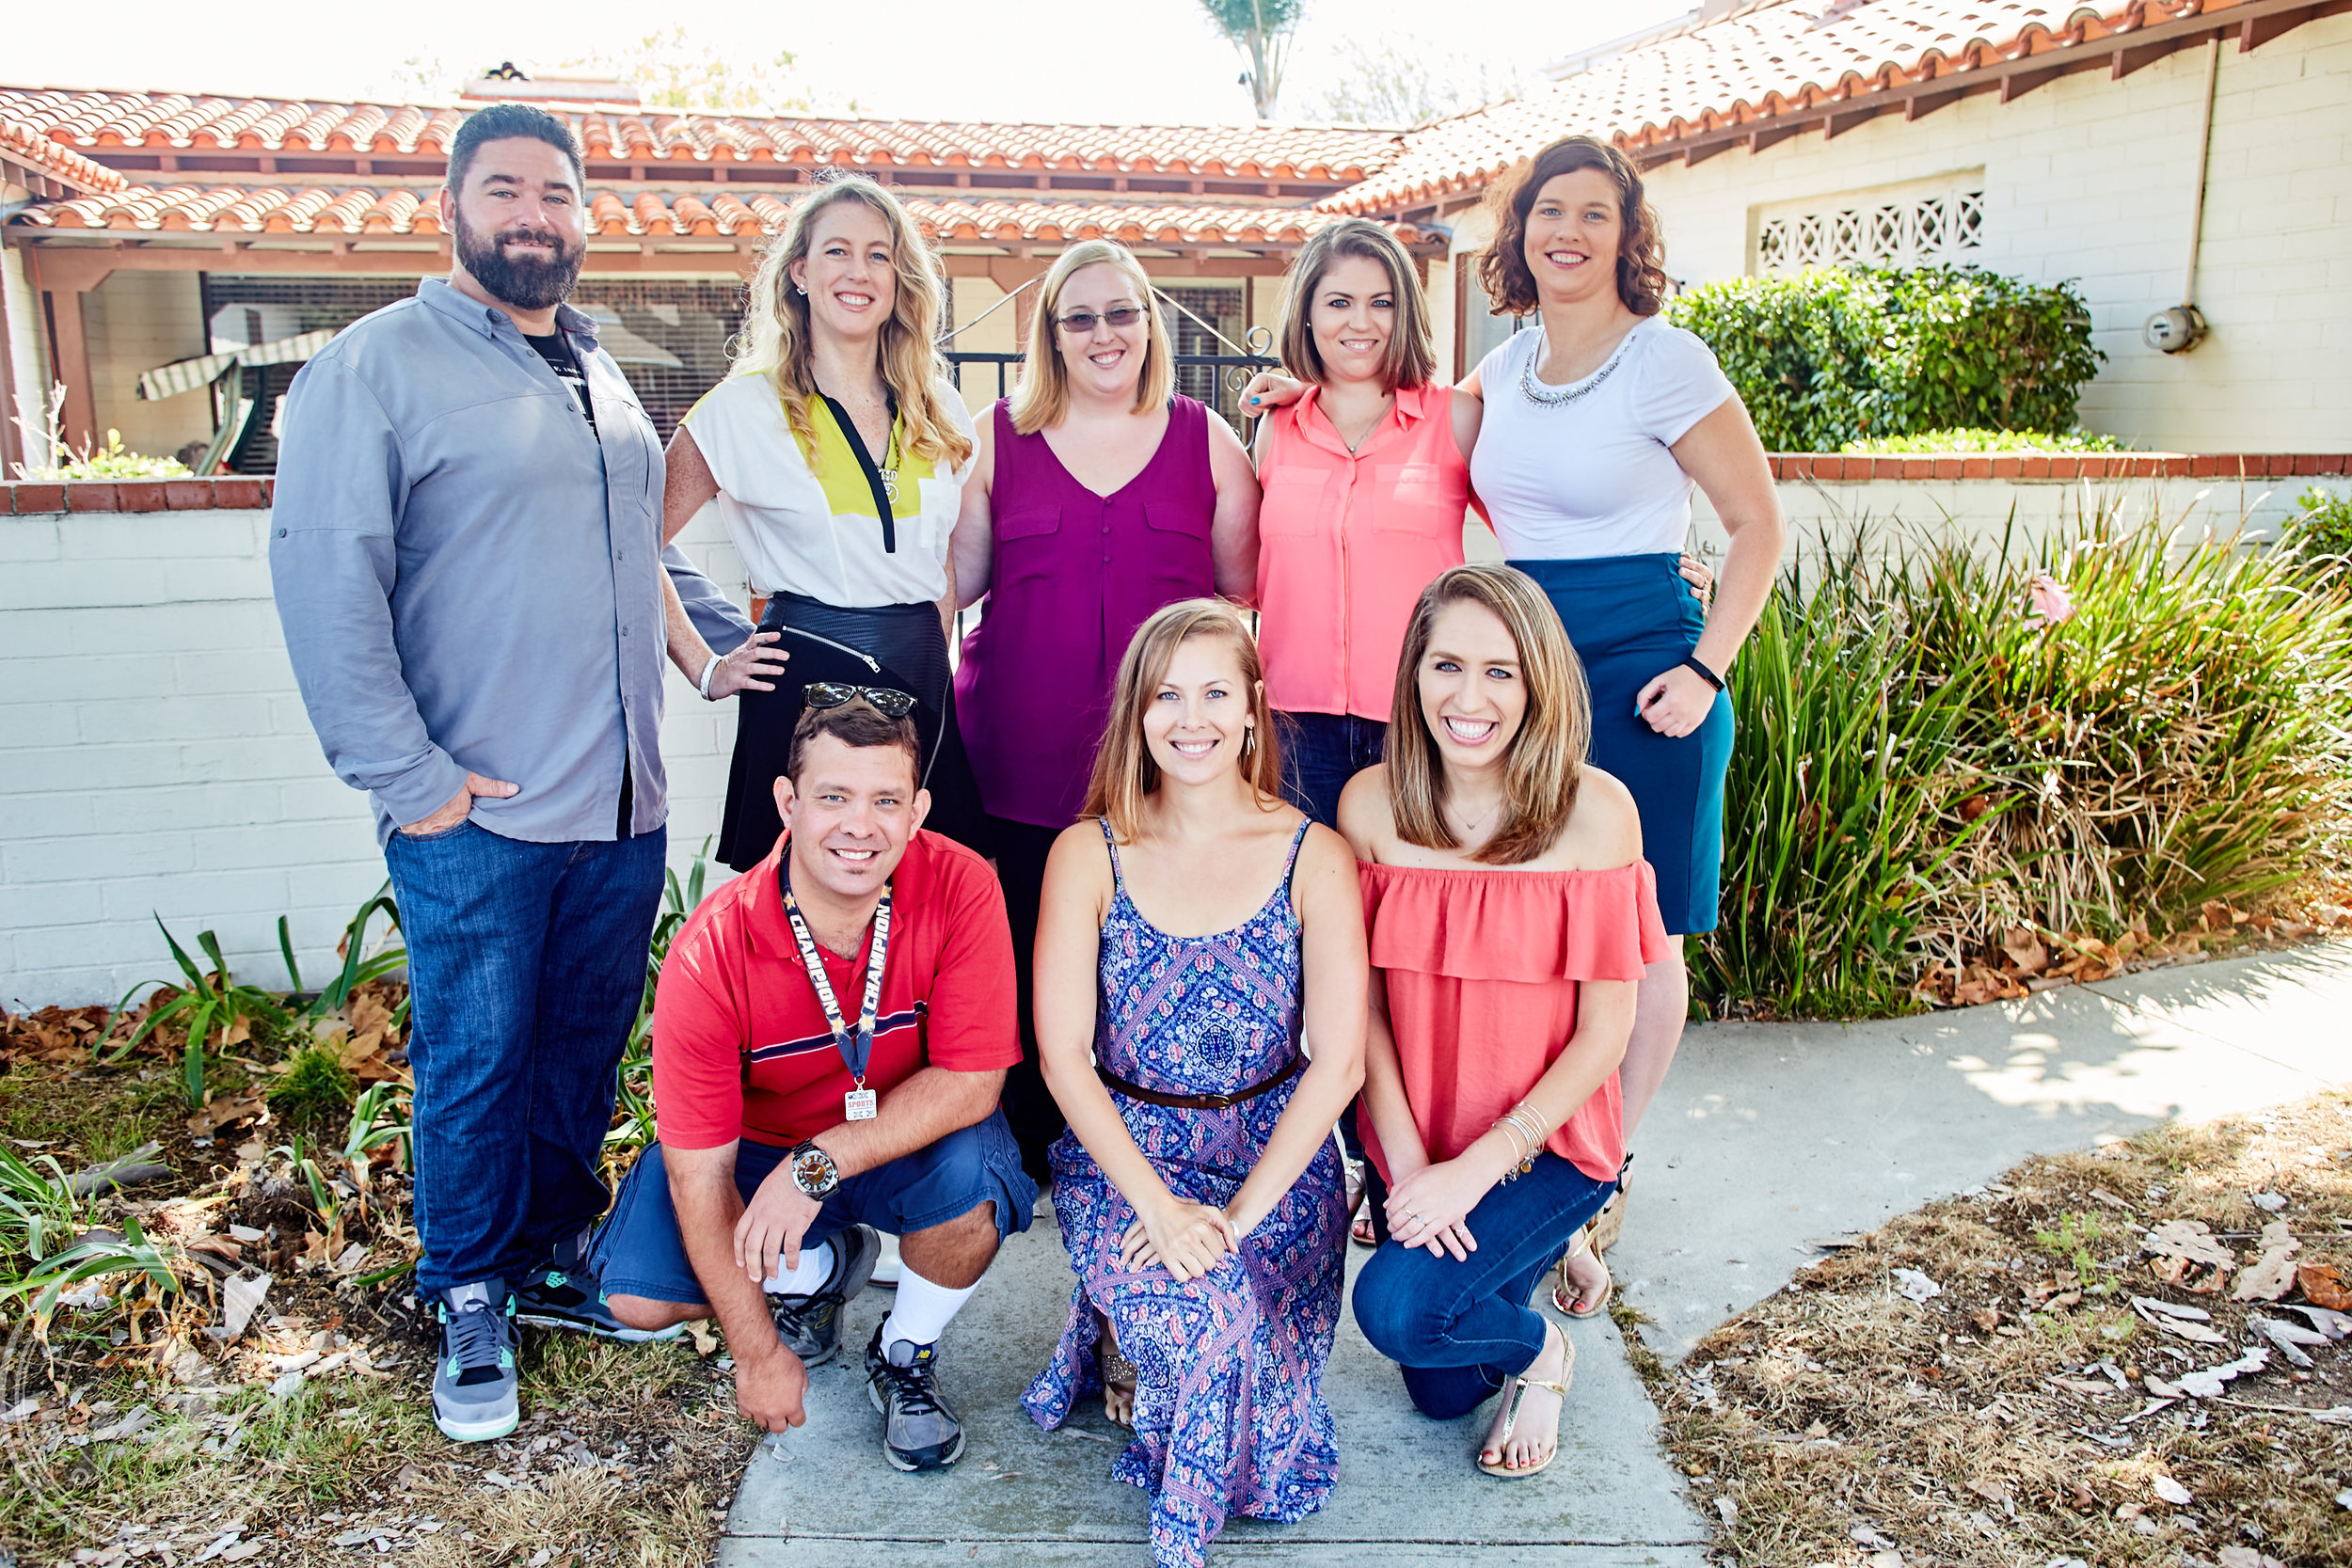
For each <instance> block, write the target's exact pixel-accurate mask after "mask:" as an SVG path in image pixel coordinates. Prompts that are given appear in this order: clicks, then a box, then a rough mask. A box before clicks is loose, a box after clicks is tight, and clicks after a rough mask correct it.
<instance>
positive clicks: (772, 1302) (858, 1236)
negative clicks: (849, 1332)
mask: <svg viewBox="0 0 2352 1568" xmlns="http://www.w3.org/2000/svg"><path fill="white" fill-rule="evenodd" d="M881 1256H882V1234H881V1232H879V1231H877V1230H876V1229H875V1228H874V1227H872V1226H870V1225H853V1226H851V1227H850V1228H848V1229H847V1230H844V1231H842V1232H840V1233H839V1234H838V1235H836V1236H834V1239H833V1272H832V1273H831V1274H828V1275H826V1276H825V1282H824V1284H822V1285H820V1286H818V1288H817V1289H816V1290H815V1291H812V1292H811V1293H809V1294H807V1295H804V1296H773V1295H771V1296H770V1297H769V1298H768V1307H769V1309H770V1311H771V1313H772V1314H773V1315H774V1317H775V1320H776V1337H777V1338H780V1339H782V1340H783V1341H784V1348H785V1349H787V1350H788V1351H790V1352H791V1353H792V1354H795V1355H797V1356H799V1357H800V1358H801V1362H802V1365H803V1366H808V1367H821V1366H823V1365H824V1364H825V1363H826V1362H828V1361H830V1360H832V1359H833V1358H834V1354H835V1353H836V1352H838V1351H839V1350H840V1349H841V1307H842V1305H843V1304H844V1303H845V1302H847V1301H848V1300H849V1299H850V1297H851V1296H853V1295H855V1294H857V1293H858V1292H859V1291H863V1290H864V1289H866V1281H867V1280H869V1279H871V1278H873V1277H874V1261H875V1259H878V1258H880V1257H881Z"/></svg>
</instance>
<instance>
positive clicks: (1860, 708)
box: [1697, 508, 2352, 1016]
mask: <svg viewBox="0 0 2352 1568" xmlns="http://www.w3.org/2000/svg"><path fill="white" fill-rule="evenodd" d="M1821 555H1822V556H1826V558H1827V563H1826V564H1815V565H1812V566H1810V567H1808V568H1806V572H1807V575H1806V576H1804V577H1803V578H1789V579H1787V580H1785V581H1784V582H1783V583H1782V585H1781V588H1780V590H1779V591H1778V592H1777V593H1776V594H1774V596H1773V598H1772V601H1771V603H1770V604H1768V605H1767V607H1766V609H1765V611H1764V614H1763V616H1762V618H1761V619H1760V620H1759V621H1758V622H1757V625H1756V632H1755V635H1754V637H1753V638H1752V639H1751V641H1750V642H1749V644H1748V647H1747V648H1746V649H1745V650H1744V651H1743V652H1742V653H1741V655H1740V659H1739V662H1738V663H1737V664H1736V665H1735V666H1734V668H1733V676H1732V701H1733V707H1734V711H1735V713H1736V715H1737V717H1738V721H1739V726H1740V731H1739V733H1740V742H1739V744H1738V746H1737V747H1736V748H1735V749H1734V751H1733V753H1732V764H1731V773H1730V778H1729V781H1728V786H1727V790H1726V795H1725V801H1724V847H1725V859H1724V903H1723V911H1722V921H1721V924H1720V925H1719V926H1718V927H1717V928H1716V930H1715V931H1713V932H1712V933H1710V934H1708V936H1706V937H1705V938H1703V939H1701V941H1700V942H1699V944H1698V946H1699V951H1698V954H1697V960H1698V967H1699V971H1700V974H1701V977H1702V979H1701V984H1702V987H1703V989H1706V990H1710V991H1712V992H1713V993H1714V994H1715V995H1716V997H1717V998H1718V999H1719V1000H1723V1001H1726V1002H1742V1003H1747V1004H1750V1005H1754V1006H1760V1007H1763V1008H1765V1009H1769V1010H1771V1011H1773V1012H1778V1013H1782V1014H1789V1015H1811V1016H1856V1015H1868V1014H1871V1013H1886V1012H1895V1011H1900V1010H1903V1009H1904V1008H1905V1007H1907V1006H1911V1005H1913V1004H1911V1002H1910V1000H1909V997H1908V988H1909V987H1910V985H1911V983H1912V982H1913V981H1914V980H1915V978H1916V976H1917V975H1918V974H1919V973H1920V971H1921V969H1922V968H1923V967H1924V966H1925V964H1926V962H1927V961H1929V960H1930V959H1931V958H1935V959H1945V960H1962V959H1966V958H1973V957H1975V956H1977V955H1978V954H1979V953H1981V952H1982V951H1983V950H1984V949H1985V948H1986V947H1987V946H1988V945H1990V944H1993V943H1996V942H1998V941H1999V940H2000V937H2001V934H2002V933H2003V931H2004V930H2005V929H2007V928H2008V927H2014V926H2026V927H2035V928H2039V929H2042V930H2046V931H2054V932H2080V933H2086V934H2090V935H2096V936H2099V937H2102V938H2113V937H2115V936H2118V935H2120V934H2122V932H2124V931H2127V930H2129V929H2130V928H2131V927H2133V926H2134V925H2135V924H2137V923H2142V922H2144V923H2145V924H2146V925H2147V926H2148V927H2149V928H2150V929H2151V930H2152V931H2153V932H2155V933H2157V934H2163V933H2165V932H2167V931H2170V930H2175V929H2178V928H2180V927H2184V926H2186V925H2190V924H2193V923H2194V921H2195V920H2196V917H2197V915H2198V913H2199V911H2200V910H2201V906H2202V905H2203V903H2204V902H2205V901H2206V900H2208V899H2221V900H2224V901H2227V902H2229V903H2231V904H2233V905H2236V906H2238V907H2241V908H2250V907H2255V906H2258V905H2260V904H2261V903H2262V902H2263V901H2264V900H2265V899H2266V898H2269V897H2272V896H2274V895H2279V894H2280V893H2281V892H2283V891H2285V890H2288V889H2291V888H2293V887H2295V886H2296V885H2297V884H2298V883H2300V882H2302V881H2303V880H2304V879H2307V878H2309V877H2311V876H2312V875H2313V874H2315V873H2318V872H2322V871H2326V870H2328V869H2330V868H2340V867H2341V866H2342V865H2343V864H2344V863H2345V861H2346V860H2347V858H2352V599H2347V596H2346V593H2345V591H2344V587H2343V586H2342V579H2341V578H2336V579H2325V578H2323V579H2322V580H2321V581H2320V582H2318V583H2316V584H2315V583H2313V582H2312V580H2311V579H2310V578H2309V577H2308V576H2307V575H2306V574H2305V573H2304V572H2303V571H2302V570H2301V569H2300V568H2299V567H2298V565H2297V563H2296V562H2295V560H2294V559H2293V558H2292V557H2291V556H2289V555H2287V554H2286V553H2285V552H2279V551H2266V550H2258V549H2251V548H2246V547H2243V546H2240V545H2239V544H2238V543H2237V542H2236V541H2234V540H2232V539H2228V538H2218V539H2214V538H2197V539H2185V538H2182V537H2178V536H2176V534H2175V533H2174V531H2172V530H2170V529H2168V528H2166V527H2164V526H2162V524H2161V523H2159V522H2154V521H2150V522H2145V523H2135V521H2133V520H2128V519H2125V518H2124V517H2122V515H2119V514H2118V513H2117V512H2116V511H2115V510H2113V509H2112V508H2110V509H2109V510H2108V511H2106V512H2105V513H2103V514H2100V515H2096V516H2094V518H2093V519H2092V520H2091V521H2090V523H2089V524H2088V525H2086V526H2085V527H2083V528H2082V529H2081V530H2080V531H2077V532H2075V533H2074V534H2073V535H2072V536H2067V537H2059V538H2055V539H2052V540H2048V541H2045V542H2044V544H2043V546H2042V551H2041V552H2037V553H2030V554H2029V553H2028V552H2026V551H2025V550H2023V549H2005V550H2003V551H2002V552H2001V553H2000V554H1998V555H1997V556H1994V557H1992V558H1990V559H1988V558H1987V557H1986V556H1985V555H1983V554H1981V553H1972V552H1971V551H1970V550H1969V549H1968V547H1967V546H1965V545H1963V544H1960V543H1948V542H1947V543H1942V544H1938V545H1935V546H1931V547H1928V548H1926V549H1923V550H1920V551H1918V552H1916V553H1914V554H1913V555H1911V556H1909V557H1908V558H1898V559H1894V560H1891V561H1884V562H1879V561H1873V560H1871V559H1868V558H1867V557H1866V555H1865V554H1864V552H1863V551H1862V549H1861V548H1860V547H1859V546H1858V545H1857V546H1851V547H1848V548H1846V549H1844V550H1842V551H1840V550H1837V549H1833V548H1830V547H1828V546H1826V544H1825V546H1824V549H1823V551H1822V552H1821ZM1815 559H1816V560H1817V562H1818V561H1819V560H1820V557H1816V558H1815ZM2037 571H2041V572H2046V574H2047V575H2048V577H2049V578H2051V579H2052V581H2053V582H2054V583H2055V584H2056V586H2057V587H2058V588H2059V589H2061V590H2062V591H2063V594H2064V596H2065V598H2066V600H2067V605H2066V613H2065V614H2063V615H2062V616H2061V617H2058V618H2047V617H2044V616H2042V615H2041V614H2039V613H2037V612H2036V611H2035V610H2034V608H2033V601H2032V596H2031V594H2030V586H2031V579H2032V578H2033V577H2034V576H2035V575H2036V573H2037ZM2045 596H2052V597H2054V596H2053V595H2045Z"/></svg>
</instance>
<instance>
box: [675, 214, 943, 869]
mask: <svg viewBox="0 0 2352 1568" xmlns="http://www.w3.org/2000/svg"><path fill="white" fill-rule="evenodd" d="M750 296H751V306H750V309H748V311H747V312H746V321H745V323H744V341H745V345H746V346H745V348H744V350H743V352H742V353H741V355H740V356H739V357H738V358H737V360H736V362H735V366H734V369H733V372H732V373H731V374H730V375H729V377H728V379H727V380H725V381H723V382H721V383H720V384H719V385H718V386H717V387H716V388H712V389H711V391H710V392H709V393H707V395H706V396H705V397H704V398H703V400H702V401H701V402H700V403H697V404H695V405H694V406H693V408H692V410H691V411H690V412H689V413H688V414H687V416H686V418H685V420H684V421H683V422H681V423H680V424H679V426H678V429H677V434H676V436H674V437H672V439H671V442H670V458H669V489H668V492H667V495H666V497H665V498H664V502H663V532H664V535H665V538H667V539H675V538H676V537H677V535H678V533H679V531H681V530H683V529H684V528H685V527H686V525H687V523H688V522H690V521H691V519H692V518H693V516H694V515H695V514H696V513H697V512H699V511H701V510H702V508H703V507H705V506H706V505H709V504H712V503H714V502H715V503H716V504H717V506H718V508H719V515H720V516H721V517H722V518H723V520H724V521H725V523H726V527H727V532H728V534H729V536H730V537H731V538H732V539H733V540H734V542H735V546H736V548H737V549H738V550H739V551H740V552H741V554H742V557H743V562H744V565H745V566H746V567H747V568H748V569H749V571H750V574H751V587H752V592H753V594H755V595H757V596H760V597H764V598H765V599H766V600H767V608H766V611H765V613H764V614H763V615H762V616H761V619H760V630H759V635H758V636H757V637H755V639H754V640H753V641H752V642H751V643H748V644H746V647H745V650H739V652H738V653H737V654H735V655H732V656H729V657H724V658H722V657H717V656H715V655H713V654H712V653H711V651H710V649H709V648H708V646H707V645H706V644H705V643H704V641H703V640H702V638H701V637H700V636H698V635H697V634H696V633H695V630H694V628H693V626H692V625H691V623H690V622H689V621H688V620H687V618H686V616H685V614H684V613H683V611H682V610H680V609H679V608H678V606H677V605H676V603H675V599H673V601H672V604H671V609H670V657H671V658H672V660H673V661H674V662H675V664H676V665H677V667H678V669H679V670H680V671H681V672H683V673H684V674H685V675H686V678H687V679H688V680H690V681H691V682H693V683H694V684H695V687H696V689H698V690H700V691H701V692H702V693H703V695H704V696H706V697H708V698H711V699H713V700H716V699H718V698H720V697H724V696H728V695H731V694H735V693H740V695H741V699H742V700H741V706H740V710H739V713H738V716H737V724H736V732H735V760H734V765H733V767H732V768H730V770H729V772H728V776H727V800H726V815H725V817H724V820H723V826H722V827H721V829H720V832H719V858H720V859H721V860H722V861H724V862H725V863H727V864H729V865H731V866H733V867H734V868H735V869H737V870H738V871H741V870H744V869H747V868H748V867H750V866H752V865H755V864H756V863H758V862H759V861H761V860H762V859H764V858H765V857H766V856H767V853H768V851H769V849H770V848H771V847H773V846H774V844H775V842H776V835H777V834H778V833H779V832H782V830H783V823H782V822H781V821H780V820H779V819H778V817H777V816H776V805H775V796H774V793H773V789H772V785H773V784H774V783H775V780H776V778H777V777H778V776H779V775H780V774H782V773H783V772H784V771H785V764H786V760H787V753H788V752H790V749H791V744H792V728H793V726H794V725H795V724H796V723H798V722H799V721H800V717H801V711H802V706H803V694H804V693H805V694H806V700H807V701H808V702H810V703H812V704H815V705H820V706H821V705H826V704H825V703H824V702H823V701H821V700H820V698H819V695H818V694H819V692H820V691H823V692H840V691H856V690H859V689H870V690H871V691H873V692H875V693H877V695H875V696H874V697H873V699H872V700H873V702H874V705H875V706H877V707H880V708H882V711H884V712H885V713H892V714H902V713H908V712H912V713H913V714H914V724H915V733H916V736H917V737H918V738H919V739H920V741H921V742H922V747H923V759H922V760H923V768H924V775H925V777H924V784H925V787H927V788H928V789H930V794H931V811H930V817H929V818H928V819H927V820H926V822H925V824H924V825H925V826H926V827H928V828H930V829H932V830H933V831H935V832H942V833H946V835H948V836H949V837H951V838H956V839H961V841H963V842H964V843H966V844H973V845H976V846H977V845H981V844H982V822H981V816H980V811H979V800H978V793H977V790H976V789H975V787H974V786H973V784H972V778H971V765H970V763H969V762H968V761H967V760H966V758H965V756H964V752H963V743H962V737H961V734H960V733H959V731H958V730H957V727H956V725H955V722H954V714H955V708H954V693H953V690H952V689H951V687H950V684H949V676H948V668H947V626H948V625H949V623H950V622H951V621H952V620H953V613H954V609H955V589H954V578H953V577H952V576H951V575H950V573H951V571H952V563H951V562H950V559H949V548H948V546H949V540H950V537H951V536H952V534H953V532H954V530H955V526H956V518H957V515H958V513H959V511H960V509H961V487H962V483H963V481H964V478H965V476H966V475H968V474H969V473H970V472H971V459H972V452H973V433H972V419H971V416H970V415H969V414H967V413H965V411H964V407H963V403H962V400H961V397H960V396H959V395H958V394H957V392H956V390H955V388H953V387H952V386H950V385H948V383H947V381H946V365H945V363H944V362H943V361H942V360H941V359H940V357H939V352H938V349H937V347H936V341H937V337H938V327H939V317H940V300H941V284H940V277H939V271H938V268H937V265H936V264H935V262H934V261H932V258H931V255H930V250H929V249H928V248H927V247H926V246H925V245H924V243H923V240H922V237H921V235H920V234H918V233H917V232H916V230H915V229H914V224H913V223H912V222H911V221H910V220H909V219H908V217H907V215H906V212H905V210H904V209H903V208H901V207H900V206H899V205H898V201H897V199H896V198H893V197H892V196H891V195H890V193H889V192H887V191H885V190H883V189H882V187H881V186H879V185H877V184H875V183H874V182H872V181H870V180H865V179H859V178H848V179H842V180H838V181H835V182H833V183H831V184H828V185H826V186H824V187H822V188H821V189H820V190H818V193H817V194H815V195H813V196H810V197H808V198H804V199H803V200H802V201H801V202H800V203H799V205H797V206H796V207H794V208H793V210H792V216H791V220H790V222H788V223H787V225H786V226H785V229H784V232H783V233H782V234H780V235H779V236H777V238H776V240H775V241H774V242H773V243H772V244H771V245H770V246H769V247H768V251H767V253H766V254H765V255H764V256H763V257H762V258H761V260H760V264H759V270H758V272H757V274H756V275H755V277H753V279H752V284H751V290H750ZM755 656H761V657H765V658H766V659H767V660H768V661H769V665H768V668H769V669H770V670H772V666H773V663H774V661H775V660H776V659H777V658H778V657H779V656H781V657H782V658H783V659H784V660H785V661H786V664H785V670H784V673H783V674H781V675H774V674H772V673H770V674H769V675H768V678H765V679H762V678H761V673H762V672H761V671H759V670H755V669H754V668H752V667H751V666H750V663H749V661H750V659H751V658H752V657H755ZM832 700H833V702H834V703H838V702H841V701H845V700H846V699H845V698H842V697H839V696H834V697H833V699H832Z"/></svg>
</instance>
